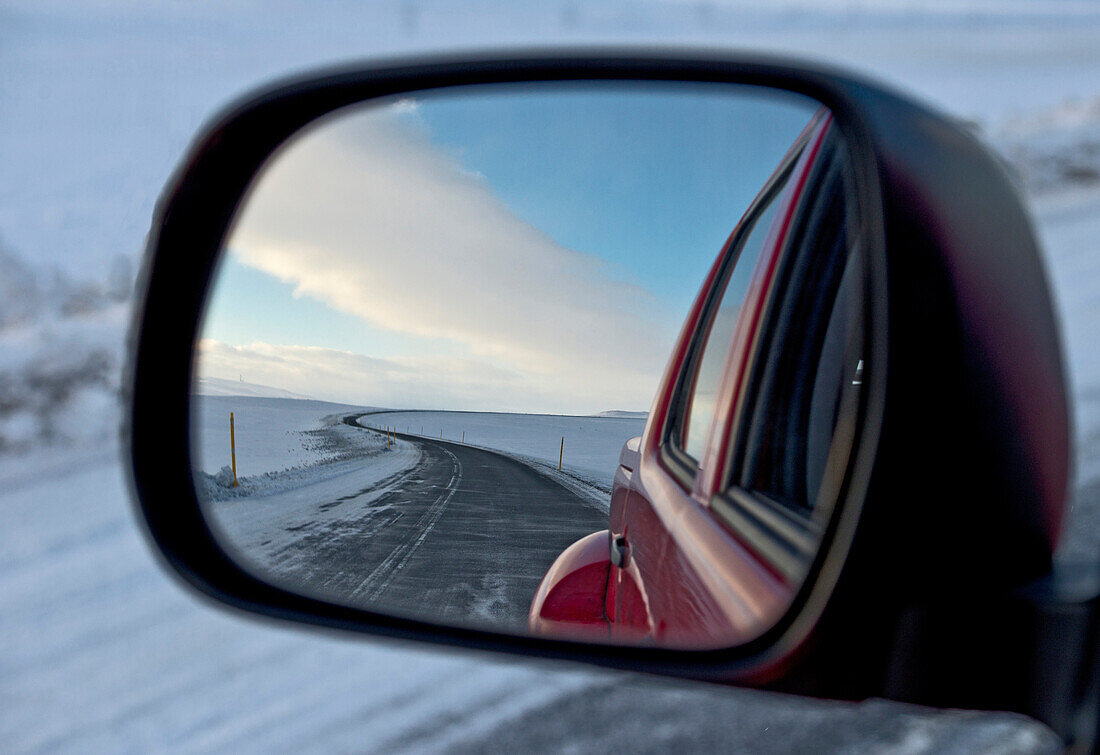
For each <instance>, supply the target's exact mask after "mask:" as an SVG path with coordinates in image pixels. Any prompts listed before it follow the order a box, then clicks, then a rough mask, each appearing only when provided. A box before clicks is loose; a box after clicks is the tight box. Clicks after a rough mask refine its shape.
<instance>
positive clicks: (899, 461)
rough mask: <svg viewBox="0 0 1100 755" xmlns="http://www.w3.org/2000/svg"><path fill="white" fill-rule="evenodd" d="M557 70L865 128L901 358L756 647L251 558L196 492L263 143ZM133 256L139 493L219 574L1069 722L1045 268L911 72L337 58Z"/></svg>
mask: <svg viewBox="0 0 1100 755" xmlns="http://www.w3.org/2000/svg"><path fill="white" fill-rule="evenodd" d="M562 80H570V81H586V80H632V81H665V82H676V81H684V82H712V83H730V84H739V85H754V86H761V87H772V88H777V89H782V90H787V91H792V92H796V93H800V94H804V95H807V96H809V97H812V98H814V99H816V100H818V101H819V102H820V103H822V104H823V105H824V106H826V107H827V108H829V110H831V111H832V113H833V115H834V117H835V118H836V123H837V126H838V128H839V129H840V131H841V132H842V133H843V134H844V136H845V137H846V139H847V141H848V144H849V145H850V151H851V155H852V162H853V165H854V169H855V173H856V189H857V193H858V197H857V201H858V203H859V206H860V209H861V215H862V218H863V222H864V224H865V227H864V228H863V234H862V238H863V239H864V242H865V244H866V249H865V250H864V254H865V278H866V291H867V294H868V301H869V308H870V317H869V319H868V324H867V332H866V335H865V339H866V340H865V343H867V344H868V348H869V349H870V350H871V352H872V353H875V354H878V355H886V358H885V359H882V358H881V357H880V358H879V359H877V360H874V361H871V362H869V364H868V369H867V371H866V373H865V374H864V376H863V380H864V382H865V384H866V386H867V391H866V394H865V395H866V398H865V401H866V404H865V407H864V412H865V413H864V416H865V421H864V424H863V426H862V428H861V431H860V433H859V437H858V438H857V443H856V447H855V451H854V454H855V457H854V459H855V460H854V463H853V465H852V472H851V474H850V475H849V477H848V479H847V480H846V481H845V489H844V492H843V494H842V495H843V497H844V503H843V506H842V507H841V509H840V510H839V513H838V515H837V516H836V517H834V519H833V520H832V523H831V524H830V527H829V530H828V532H826V534H825V539H824V541H823V546H822V549H821V553H820V554H819V556H818V558H817V561H816V562H815V566H814V572H813V573H814V578H813V579H812V580H810V582H809V583H808V586H807V588H806V589H805V590H803V591H802V593H800V595H799V597H798V599H797V600H796V602H795V605H794V606H792V608H791V610H790V611H789V612H788V614H787V615H786V616H785V617H784V618H783V620H782V621H780V622H779V623H778V624H777V625H776V626H775V627H774V628H772V629H771V630H770V631H768V632H766V633H765V634H764V635H762V636H761V637H760V638H758V639H757V640H754V641H752V642H750V643H748V644H746V645H743V646H739V647H736V648H731V649H727V650H707V651H684V650H666V649H657V648H645V649H642V648H627V647H615V646H603V645H599V646H597V645H589V644H585V643H581V642H572V641H565V640H551V639H544V638H532V637H519V636H512V635H498V634H493V633H491V632H485V631H480V630H474V629H460V628H446V627H439V626H436V625H432V624H427V623H424V622H418V621H414V620H410V619H403V618H396V617H393V616H387V615H383V614H379V613H372V612H370V611H365V610H361V609H353V608H348V607H342V606H338V605H333V604H331V603H327V602H324V601H321V600H316V599H312V598H306V597H303V596H300V595H296V594H294V593H291V592H288V591H286V590H283V589H281V588H279V587H275V586H272V585H270V584H266V583H264V582H262V581H260V580H258V579H256V578H255V577H253V576H251V575H250V574H248V573H246V572H245V571H243V570H242V569H241V567H240V566H238V565H237V564H236V563H235V562H234V561H233V560H232V559H230V558H229V557H228V556H227V555H226V554H225V552H224V551H223V550H222V549H221V548H220V547H219V545H218V544H217V542H216V540H215V538H214V536H213V534H212V533H211V531H210V529H209V526H208V524H207V522H206V521H205V519H204V518H203V515H202V513H201V511H200V508H199V505H198V502H197V500H196V495H195V490H194V483H193V480H192V474H191V466H190V463H189V459H190V454H191V450H190V449H191V446H190V438H189V429H188V428H189V414H188V412H189V403H188V401H189V399H188V396H189V391H190V383H191V379H192V364H193V360H194V355H195V352H194V349H195V338H196V335H197V329H198V325H199V317H200V314H201V312H202V308H203V304H204V300H205V296H206V293H207V289H208V287H209V285H210V282H211V277H212V275H213V271H214V267H215V264H216V262H217V257H218V254H219V251H220V249H221V247H222V243H223V240H224V238H225V235H226V233H227V230H228V229H229V227H230V224H231V222H232V220H233V218H234V214H235V212H236V210H237V208H238V205H239V202H240V200H241V198H242V196H243V195H244V194H245V192H246V190H247V188H248V186H249V184H250V182H251V181H252V179H253V177H254V176H255V174H256V172H257V170H259V168H260V167H261V165H262V164H263V163H264V161H265V160H266V159H267V158H268V156H269V155H270V154H271V153H272V152H273V151H274V150H276V149H277V148H278V147H279V145H280V144H282V143H283V142H284V141H285V140H286V139H287V138H288V137H289V136H290V135H292V134H293V133H295V132H296V131H298V130H299V129H300V128H302V127H303V126H305V125H306V124H308V123H310V122H312V121H314V120H315V119H317V118H319V117H321V116H323V115H325V114H327V113H329V112H331V111H333V110H335V109H337V108H340V107H343V106H346V105H350V104H354V103H359V102H362V101H364V100H368V99H371V98H375V97H382V96H390V95H395V94H402V93H406V92H413V91H418V90H425V89H436V88H441V87H449V86H456V85H465V84H478V83H490V82H492V83H505V82H533V81H562ZM141 281H142V282H141V287H142V290H143V292H144V293H143V297H142V305H141V309H140V310H139V312H138V315H137V317H136V319H135V321H134V325H133V329H132V332H131V342H132V349H133V351H132V362H131V366H130V371H131V376H132V379H131V396H130V411H129V416H128V423H127V427H128V433H129V439H128V442H129V447H130V449H131V465H132V467H131V468H132V472H133V490H134V496H135V500H136V501H137V504H138V507H139V510H140V513H141V518H142V520H143V521H144V522H145V525H146V527H147V532H148V534H149V536H150V538H151V540H152V542H153V544H154V546H155V549H156V550H157V551H158V552H159V553H160V554H161V555H162V556H163V558H164V560H165V562H166V564H167V566H168V567H169V568H170V570H171V571H172V572H173V573H175V574H176V575H178V576H179V577H181V578H182V580H183V581H184V582H186V583H187V584H189V585H190V586H191V587H193V588H195V589H196V590H198V591H199V592H200V593H202V594H204V595H206V596H209V597H211V598H214V599H215V600H217V601H219V602H221V603H225V604H228V605H231V606H234V607H236V608H238V609H242V610H245V611H249V612H254V613H259V614H262V615H265V616H269V617H273V618H276V619H282V620H291V621H297V622H304V623H308V624H312V625H316V626H323V627H328V628H334V629H340V630H347V631H354V632H362V633H368V634H375V635H380V636H384V637H392V638H400V639H411V640H419V641H428V642H433V643H439V644H445V645H451V646H457V647H464V648H475V649H483V650H494V651H501V652H508V653H514V654H520V655H529V656H538V657H543V658H562V659H570V660H579V661H584V662H589V663H594V664H598V665H603V666H609V667H615V668H625V669H633V670H638V671H645V672H651V673H658V674H666V675H673V676H680V677H687V678H694V679H702V680H710V681H721V682H726V683H733V684H741V685H748V686H757V687H765V688H771V689H780V690H787V691H794V692H800V693H807V694H814V695H819V696H825V697H834V698H857V699H858V698H863V697H868V696H887V697H892V698H894V699H899V700H907V701H912V702H920V703H926V704H934V705H960V706H968V707H1000V708H1005V709H1011V710H1018V711H1021V712H1025V713H1030V714H1032V715H1041V716H1045V719H1044V720H1047V721H1048V722H1051V723H1057V722H1054V721H1053V720H1052V719H1053V717H1054V715H1055V714H1053V713H1050V712H1049V711H1048V712H1047V713H1044V711H1043V710H1040V709H1039V708H1038V707H1037V703H1036V702H1035V698H1034V694H1033V693H1034V688H1035V685H1036V684H1039V683H1040V682H1041V680H1040V679H1038V678H1037V677H1036V666H1035V665H1034V664H1030V665H1029V664H1027V663H1021V662H1019V659H1018V656H1017V654H1019V653H1021V652H1028V650H1029V649H1030V651H1031V652H1032V653H1033V654H1034V653H1035V652H1037V651H1036V647H1035V645H1034V638H1035V637H1037V636H1038V634H1037V633H1041V632H1040V631H1039V629H1037V628H1036V627H1038V626H1039V623H1041V617H1042V616H1043V615H1045V613H1044V612H1045V611H1047V610H1048V609H1047V608H1036V606H1048V607H1049V606H1050V605H1072V606H1073V607H1074V609H1073V610H1076V611H1079V612H1082V613H1081V614H1080V615H1081V616H1083V617H1085V619H1082V621H1080V622H1079V624H1076V625H1074V626H1075V628H1073V629H1072V631H1073V632H1075V633H1076V635H1075V636H1077V635H1082V633H1087V632H1088V631H1090V630H1089V629H1088V628H1087V627H1088V626H1089V625H1090V624H1089V621H1088V620H1087V619H1088V617H1091V616H1092V610H1093V609H1092V606H1093V602H1094V601H1093V597H1092V596H1093V595H1094V594H1095V592H1092V593H1089V589H1086V590H1085V592H1086V593H1089V595H1088V596H1086V597H1085V598H1081V596H1080V595H1078V596H1077V599H1075V600H1073V601H1070V602H1069V603H1065V602H1062V603H1059V601H1060V600H1062V599H1061V598H1059V597H1057V590H1053V588H1052V590H1049V591H1047V592H1045V593H1043V595H1044V597H1042V599H1037V598H1035V596H1034V594H1033V593H1027V592H1026V590H1027V589H1031V590H1035V589H1036V588H1034V586H1032V587H1030V588H1029V587H1028V585H1033V583H1034V582H1035V581H1036V580H1044V579H1047V580H1049V579H1050V577H1049V575H1050V572H1051V562H1052V554H1053V551H1054V547H1055V545H1056V542H1057V537H1058V532H1059V528H1060V523H1061V518H1062V514H1063V510H1064V506H1065V500H1066V491H1067V486H1068V480H1069V459H1070V458H1071V454H1070V437H1071V436H1070V420H1069V416H1070V413H1069V399H1068V394H1067V389H1066V377H1065V369H1064V365H1063V359H1062V354H1061V346H1060V344H1061V341H1060V336H1059V332H1058V327H1057V322H1056V319H1055V316H1054V309H1053V305H1052V301H1051V295H1050V290H1049V285H1048V283H1047V279H1046V274H1045V272H1044V270H1043V267H1042V262H1041V259H1040V256H1039V252H1038V248H1037V245H1036V241H1035V234H1034V232H1033V230H1032V228H1031V225H1030V222H1029V220H1028V217H1027V213H1026V211H1025V209H1024V207H1023V205H1022V203H1021V201H1020V199H1019V197H1018V195H1017V193H1016V191H1015V190H1014V189H1013V187H1012V185H1011V182H1010V180H1009V178H1008V176H1007V174H1006V172H1005V171H1004V169H1003V168H1002V166H1001V165H1000V164H999V163H998V161H997V160H996V159H995V158H994V157H993V156H992V155H991V154H990V153H988V152H987V150H986V149H985V148H984V147H982V146H981V145H980V144H979V143H978V141H977V140H976V139H975V138H974V137H973V135H971V134H970V133H969V132H968V131H967V130H966V129H965V127H963V126H962V125H960V124H958V123H956V122H954V121H952V120H951V119H949V118H946V117H944V116H941V115H938V114H935V113H933V112H932V111H931V110H929V109H927V108H925V107H923V106H921V105H919V104H917V103H914V102H912V101H910V100H909V99H907V98H906V97H904V96H901V95H899V94H896V93H894V92H891V91H889V90H888V89H886V88H885V87H882V86H880V85H877V84H874V83H872V82H868V81H866V80H863V79H861V78H858V77H855V76H851V75H848V74H844V73H840V72H837V71H832V70H826V69H823V68H820V67H817V66H811V65H806V64H802V63H798V62H793V61H781V60H774V59H767V58H758V57H747V56H732V57H727V56H711V55H694V54H690V55H689V54H684V55H675V54H668V53H661V54H656V53H653V52H652V51H645V50H642V51H614V52H591V51H583V52H582V51H555V52H553V53H546V54H537V55H515V54H497V55H488V56H479V57H467V58H458V59H429V60H424V61H411V62H402V61H398V62H390V63H386V64H374V65H363V66H351V67H345V68H340V69H335V70H328V71H323V72H320V73H316V74H311V75H308V76H305V77H302V78H297V79H293V80H290V81H285V82H281V83H278V84H276V85H274V86H272V87H269V88H266V89H264V90H261V91H259V92H258V93H255V94H252V95H250V96H249V97H247V98H246V99H244V100H242V101H240V102H238V103H236V104H234V105H233V106H231V107H230V108H229V109H228V110H227V111H226V112H224V113H223V114H221V115H220V116H218V117H217V118H216V119H215V120H214V122H213V123H212V124H211V125H210V126H208V127H207V128H206V129H205V130H204V132H203V133H202V134H201V135H200V136H199V137H198V139H197V140H196V142H195V143H194V144H193V146H192V147H191V149H190V150H189V152H188V154H187V156H186V157H185V158H184V161H183V162H182V163H181V165H180V167H179V169H178V170H177V172H176V174H175V175H174V176H173V178H172V180H171V181H170V182H169V185H168V187H167V189H166V190H165V193H164V195H163V196H162V197H161V199H160V201H159V203H158V206H157V210H156V216H155V218H154V221H153V226H152V229H151V231H150V234H149V240H148V249H147V255H146V262H145V267H144V270H143V273H142V278H141ZM1090 584H1091V583H1090ZM1028 595H1031V597H1030V598H1029V597H1027V596H1028ZM1052 596H1054V597H1052ZM966 606H970V608H969V609H967V608H966ZM979 606H980V607H981V608H978V607H979ZM1021 616H1023V617H1025V618H1024V619H1022V620H1020V621H1015V623H1013V620H1012V619H1011V617H1017V618H1019V617H1021ZM981 617H985V618H984V619H981V621H980V622H979V619H980V618H981ZM989 617H1004V618H1005V619H1006V621H1008V623H1009V625H1010V626H1017V627H1020V628H1019V631H1015V632H1014V631H1007V632H1003V633H1002V634H1001V635H1000V637H1001V638H1002V641H998V642H979V641H978V639H979V637H980V636H982V635H980V634H978V633H975V632H974V631H971V630H967V629H966V627H967V626H970V627H973V626H979V625H980V626H983V627H985V626H988V620H989ZM1027 617H1031V618H1027ZM1036 617H1039V618H1036ZM974 622H979V623H974ZM1029 622H1030V623H1029ZM1036 622H1039V623H1036ZM1087 644H1088V643H1084V644H1083V645H1082V647H1085V646H1087ZM1082 652H1084V651H1082ZM962 659H966V662H967V663H969V664H971V666H972V667H973V668H974V669H978V670H981V671H982V672H983V673H989V672H990V670H997V671H998V673H997V674H995V675H994V678H987V681H986V682H985V683H983V684H980V685H977V686H975V687H973V688H967V687H965V685H964V686H963V687H962V688H960V687H954V688H952V685H951V684H950V679H951V678H952V674H956V673H963V674H965V673H968V672H966V671H961V672H960V671H959V668H958V666H957V665H955V664H958V663H961V662H962ZM1078 660H1080V659H1078ZM920 669H923V670H922V671H919V672H918V670H920ZM1048 682H1049V680H1048ZM1059 683H1060V684H1061V683H1064V684H1071V685H1072V684H1074V683H1076V677H1074V678H1073V679H1072V680H1070V681H1065V680H1063V681H1060V682H1059ZM995 687H999V689H995ZM1006 690H1007V691H1006ZM1066 721H1068V717H1066V720H1063V721H1062V722H1061V723H1062V727H1061V731H1060V733H1063V734H1064V735H1067V732H1068V729H1067V727H1068V726H1069V724H1068V723H1066Z"/></svg>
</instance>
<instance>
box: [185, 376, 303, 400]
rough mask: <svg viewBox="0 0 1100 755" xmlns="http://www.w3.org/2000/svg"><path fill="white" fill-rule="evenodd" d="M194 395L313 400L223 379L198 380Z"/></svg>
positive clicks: (267, 387) (275, 389)
mask: <svg viewBox="0 0 1100 755" xmlns="http://www.w3.org/2000/svg"><path fill="white" fill-rule="evenodd" d="M195 393H198V394H200V395H203V396H259V397H262V398H297V399H308V400H312V399H313V397H312V396H303V395H302V394H300V393H291V392H290V391H287V390H284V389H282V388H272V387H271V386H270V385H258V384H256V383H245V382H243V381H241V380H226V379H225V378H199V380H198V384H197V385H196V386H195Z"/></svg>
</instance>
